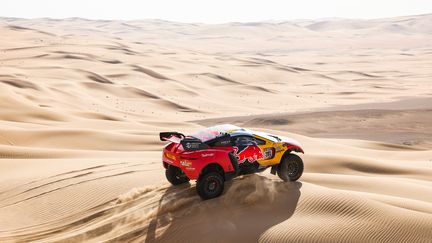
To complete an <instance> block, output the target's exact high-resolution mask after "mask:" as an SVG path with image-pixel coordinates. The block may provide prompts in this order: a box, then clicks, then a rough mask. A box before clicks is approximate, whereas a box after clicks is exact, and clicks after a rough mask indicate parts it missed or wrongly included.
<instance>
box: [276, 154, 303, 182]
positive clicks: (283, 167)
mask: <svg viewBox="0 0 432 243" xmlns="http://www.w3.org/2000/svg"><path fill="white" fill-rule="evenodd" d="M303 169H304V166H303V160H302V159H301V158H300V157H299V156H297V155H295V154H287V155H285V156H284V157H283V158H282V160H281V162H280V164H279V166H278V170H277V174H278V176H279V178H281V179H282V180H283V181H296V180H298V179H299V178H300V177H301V176H302V174H303Z"/></svg>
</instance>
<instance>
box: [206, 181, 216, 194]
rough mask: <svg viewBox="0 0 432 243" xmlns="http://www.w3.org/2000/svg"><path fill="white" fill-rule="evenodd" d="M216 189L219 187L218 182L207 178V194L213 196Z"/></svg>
mask: <svg viewBox="0 0 432 243" xmlns="http://www.w3.org/2000/svg"><path fill="white" fill-rule="evenodd" d="M218 187H219V181H218V180H216V179H215V178H208V180H207V183H206V187H205V188H206V191H207V192H208V193H209V194H213V193H215V192H217V190H218Z"/></svg>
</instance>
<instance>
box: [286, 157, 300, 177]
mask: <svg viewBox="0 0 432 243" xmlns="http://www.w3.org/2000/svg"><path fill="white" fill-rule="evenodd" d="M298 171H299V165H298V163H297V162H296V161H290V162H289V163H288V168H287V172H288V175H289V176H290V177H292V176H296V175H297V173H298Z"/></svg>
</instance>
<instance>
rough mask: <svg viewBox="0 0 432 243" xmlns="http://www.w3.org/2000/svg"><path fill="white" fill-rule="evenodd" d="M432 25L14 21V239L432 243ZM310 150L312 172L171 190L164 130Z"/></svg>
mask: <svg viewBox="0 0 432 243" xmlns="http://www.w3.org/2000/svg"><path fill="white" fill-rule="evenodd" d="M431 26H432V15H419V16H406V17H396V18H388V19H376V20H347V19H324V20H298V21H289V22H257V23H227V24H218V25H206V24H199V23H196V24H186V23H174V22H168V21H162V20H146V21H115V20H112V21H111V20H110V21H108V20H86V19H79V18H70V19H62V20H58V19H14V18H1V19H0V33H1V35H0V242H31V241H35V242H59V241H60V242H79V241H86V242H110V241H111V242H115V241H117V242H123V241H127V242H257V241H259V242H432V132H431V131H432V68H431V67H432V28H431ZM220 123H233V124H237V125H241V126H245V127H248V128H252V129H257V130H263V131H270V132H273V133H275V134H280V135H286V136H289V137H292V138H294V139H296V140H298V141H300V142H301V143H302V145H303V147H304V150H305V154H304V155H302V158H303V160H304V162H305V173H304V174H303V176H302V177H301V179H300V180H299V181H297V182H292V183H285V182H282V181H281V180H279V178H278V177H276V176H273V175H271V174H270V173H269V171H265V172H263V173H260V174H255V175H248V176H241V177H238V178H236V179H234V180H233V181H232V182H230V183H228V185H227V187H226V189H225V193H224V194H223V195H222V196H221V197H220V198H216V199H213V200H208V201H201V199H200V198H199V197H198V196H197V195H196V192H195V187H194V182H192V183H191V184H190V185H184V186H180V187H172V186H170V185H169V184H168V182H167V181H166V179H165V176H164V169H163V167H162V164H161V150H162V147H163V145H164V143H163V142H160V141H159V138H158V133H159V132H160V131H179V132H184V133H189V132H193V131H195V130H197V129H200V128H202V127H203V126H209V125H216V124H220Z"/></svg>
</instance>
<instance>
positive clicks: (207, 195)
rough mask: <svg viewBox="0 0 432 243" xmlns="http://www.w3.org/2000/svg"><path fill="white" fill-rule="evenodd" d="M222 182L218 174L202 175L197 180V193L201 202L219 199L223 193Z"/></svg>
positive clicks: (221, 177) (222, 179)
mask: <svg viewBox="0 0 432 243" xmlns="http://www.w3.org/2000/svg"><path fill="white" fill-rule="evenodd" d="M224 182H225V180H224V177H223V176H222V175H221V174H220V173H219V172H216V171H211V172H208V173H206V174H203V175H201V176H200V177H199V178H198V180H197V184H196V190H197V193H198V195H199V196H200V197H201V198H202V199H203V200H207V199H211V198H215V197H219V196H220V195H221V194H222V193H223V191H224Z"/></svg>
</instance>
